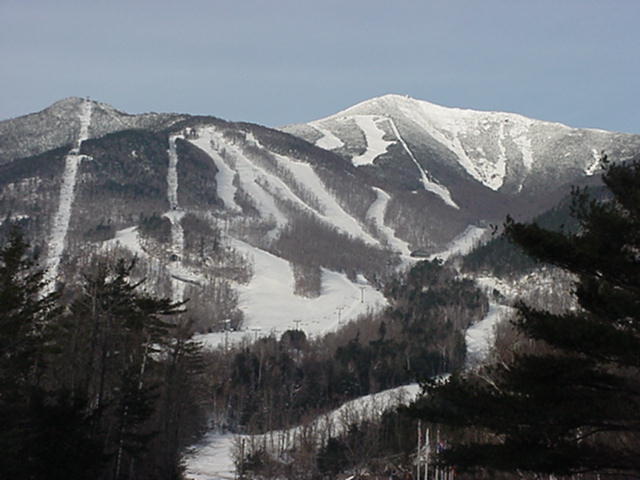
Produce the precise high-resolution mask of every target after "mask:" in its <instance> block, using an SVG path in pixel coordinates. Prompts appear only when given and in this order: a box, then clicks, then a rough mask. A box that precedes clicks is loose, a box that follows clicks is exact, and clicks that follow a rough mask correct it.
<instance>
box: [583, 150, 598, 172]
mask: <svg viewBox="0 0 640 480" xmlns="http://www.w3.org/2000/svg"><path fill="white" fill-rule="evenodd" d="M591 155H592V157H593V161H592V162H591V164H590V165H589V166H588V167H587V168H585V169H584V173H585V175H588V176H590V177H591V176H593V175H595V174H596V173H597V172H598V170H600V161H601V160H602V157H601V155H600V154H599V153H598V151H597V150H596V149H595V148H592V149H591Z"/></svg>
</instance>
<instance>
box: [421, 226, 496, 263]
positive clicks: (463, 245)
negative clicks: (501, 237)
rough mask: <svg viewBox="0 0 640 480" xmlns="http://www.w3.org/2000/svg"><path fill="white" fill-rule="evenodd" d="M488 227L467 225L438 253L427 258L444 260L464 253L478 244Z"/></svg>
mask: <svg viewBox="0 0 640 480" xmlns="http://www.w3.org/2000/svg"><path fill="white" fill-rule="evenodd" d="M488 230H489V229H488V228H486V227H485V228H483V227H478V226H476V225H469V226H468V227H467V228H466V229H465V231H464V232H462V233H461V234H460V235H458V236H457V237H456V238H454V239H453V240H451V242H449V244H448V245H447V246H446V248H445V249H444V250H442V251H440V252H438V253H434V254H433V255H430V256H429V260H434V259H436V258H439V259H440V260H443V261H446V260H448V259H449V258H450V257H452V256H454V255H465V254H467V253H469V252H470V251H471V250H473V248H474V247H476V246H477V245H478V243H479V242H480V239H481V238H482V236H483V235H484V234H485V233H486V232H487V231H488Z"/></svg>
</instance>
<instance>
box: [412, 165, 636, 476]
mask: <svg viewBox="0 0 640 480" xmlns="http://www.w3.org/2000/svg"><path fill="white" fill-rule="evenodd" d="M603 180H604V183H605V185H606V187H607V188H608V190H609V191H610V193H611V195H610V197H609V198H607V199H605V200H601V201H596V200H592V199H590V197H589V196H588V194H587V193H586V191H584V190H579V189H576V190H574V193H573V199H574V203H573V209H572V211H573V215H574V216H575V217H576V218H577V220H578V221H579V223H580V230H579V231H578V232H577V233H575V234H568V233H563V232H552V231H548V230H545V229H543V228H541V227H539V226H538V225H536V224H521V223H517V222H514V221H513V220H511V219H508V220H507V223H506V232H507V235H508V236H509V238H510V239H511V240H512V241H513V242H515V243H516V244H518V245H519V246H521V247H522V248H523V249H524V250H525V251H526V252H527V253H528V254H530V255H532V256H533V257H535V258H536V259H538V260H540V261H542V262H546V263H549V264H553V265H556V266H558V267H561V268H563V269H565V270H566V271H568V272H571V273H573V274H575V276H576V278H577V280H576V288H575V295H576V299H577V302H578V305H579V307H578V308H577V309H575V310H572V311H567V312H564V313H562V314H551V313H549V312H547V311H543V310H536V309H534V308H531V307H529V306H527V305H524V304H519V305H518V310H519V314H518V317H517V319H516V320H515V322H514V323H515V327H516V329H517V330H518V332H519V333H520V334H521V335H522V336H523V338H524V339H525V340H527V344H528V348H525V349H523V350H522V351H514V352H512V354H511V357H510V360H509V361H505V362H501V363H496V364H493V365H490V366H488V367H486V368H485V369H484V370H482V371H480V372H478V373H473V374H460V375H455V376H453V378H452V379H451V381H449V382H448V383H446V384H444V385H434V384H431V385H428V386H427V387H426V390H425V395H424V396H423V397H422V398H421V399H420V400H419V401H417V402H416V403H415V404H414V405H413V406H412V407H411V409H410V411H411V413H412V414H413V415H416V416H418V417H420V418H423V419H427V420H429V421H432V422H436V423H440V424H444V425H447V426H451V427H453V428H454V429H456V430H459V432H461V433H458V437H457V438H462V439H463V440H462V441H460V442H458V443H456V444H455V445H453V446H452V447H451V448H448V449H447V450H446V451H444V452H443V453H442V454H441V455H440V461H442V462H444V463H446V464H449V465H454V466H456V467H457V468H458V469H461V470H465V469H473V468H480V469H488V470H502V471H507V472H516V471H530V472H540V473H547V474H556V475H572V474H576V473H585V472H595V473H599V474H610V475H612V476H621V477H624V478H640V162H638V161H636V162H633V163H630V164H626V165H621V164H620V165H612V164H606V169H605V174H604V176H603Z"/></svg>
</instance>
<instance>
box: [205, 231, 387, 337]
mask: <svg viewBox="0 0 640 480" xmlns="http://www.w3.org/2000/svg"><path fill="white" fill-rule="evenodd" d="M231 245H232V246H233V248H234V249H236V250H237V251H238V252H239V253H241V254H243V255H245V256H246V257H248V258H249V259H250V260H251V261H252V264H253V272H254V273H253V277H252V279H251V281H250V282H249V283H248V284H247V285H239V286H238V287H237V291H238V294H239V301H238V307H239V308H240V310H242V312H243V313H244V317H245V320H244V323H243V328H244V330H242V331H238V332H227V333H224V332H216V333H209V334H205V335H200V336H199V337H198V340H200V341H202V342H203V343H204V344H205V345H208V346H211V347H214V348H215V347H218V346H222V345H224V344H225V342H231V343H236V342H240V341H241V340H242V339H243V338H244V337H246V336H247V335H252V336H265V335H269V334H271V333H276V334H281V333H283V332H284V331H285V330H288V329H294V328H299V329H301V330H303V331H304V332H305V333H306V334H307V335H319V334H323V333H326V332H329V331H332V330H335V329H336V328H338V327H339V326H340V325H341V324H342V323H343V322H348V321H350V320H353V319H355V318H357V317H358V316H359V315H362V314H364V313H367V312H370V311H377V310H380V309H381V308H383V307H384V306H386V304H387V302H386V299H385V298H384V295H382V294H381V293H380V292H378V291H377V290H376V289H374V288H373V287H372V286H371V285H369V284H368V283H366V282H365V281H364V280H363V279H361V282H359V283H354V282H352V281H350V280H349V279H348V278H347V277H346V275H344V274H342V273H337V272H332V271H330V270H327V269H322V292H321V294H320V296H319V297H316V298H306V297H301V296H298V295H295V294H294V277H293V270H292V268H291V264H290V263H289V262H288V261H286V260H283V259H282V258H280V257H276V256H275V255H272V254H271V253H268V252H265V251H264V250H261V249H259V248H256V247H253V246H251V245H249V244H247V243H245V242H241V241H239V240H231Z"/></svg>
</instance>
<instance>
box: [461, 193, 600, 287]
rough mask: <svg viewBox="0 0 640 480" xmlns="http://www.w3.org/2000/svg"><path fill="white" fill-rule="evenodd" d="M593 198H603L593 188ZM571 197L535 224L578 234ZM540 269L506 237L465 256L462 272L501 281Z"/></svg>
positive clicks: (503, 236)
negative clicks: (478, 273) (483, 274)
mask: <svg viewBox="0 0 640 480" xmlns="http://www.w3.org/2000/svg"><path fill="white" fill-rule="evenodd" d="M589 192H590V193H591V195H593V196H602V195H603V192H602V191H601V189H598V188H591V189H589ZM571 198H572V197H567V198H564V199H563V200H562V201H560V203H559V204H558V205H557V206H556V207H554V208H552V209H550V210H548V211H546V212H545V213H543V214H541V215H539V216H538V217H536V218H535V219H534V223H536V224H538V225H540V226H541V227H542V228H544V229H546V230H551V231H554V232H571V233H576V232H577V231H578V230H579V228H580V222H579V221H578V219H576V218H575V217H574V216H572V215H571V211H572V200H571ZM539 266H540V262H539V261H538V260H537V259H536V258H535V257H533V256H531V255H527V253H526V252H525V251H524V250H523V248H522V247H520V246H519V245H518V244H517V243H514V242H511V241H510V240H509V238H507V236H506V234H504V233H502V234H496V235H495V236H494V237H493V238H492V239H491V240H489V241H488V242H487V243H485V244H484V245H481V246H479V247H477V248H475V249H474V250H473V251H472V252H470V253H469V254H467V255H465V257H464V258H463V262H462V268H463V269H464V270H465V271H468V272H488V273H492V274H493V275H496V276H498V277H505V276H507V277H509V276H514V275H522V274H524V273H527V272H530V271H532V270H534V269H536V268H538V267H539Z"/></svg>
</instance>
